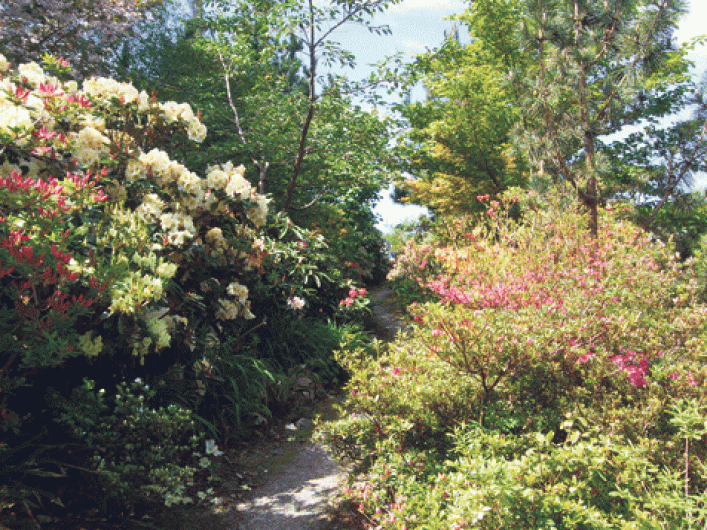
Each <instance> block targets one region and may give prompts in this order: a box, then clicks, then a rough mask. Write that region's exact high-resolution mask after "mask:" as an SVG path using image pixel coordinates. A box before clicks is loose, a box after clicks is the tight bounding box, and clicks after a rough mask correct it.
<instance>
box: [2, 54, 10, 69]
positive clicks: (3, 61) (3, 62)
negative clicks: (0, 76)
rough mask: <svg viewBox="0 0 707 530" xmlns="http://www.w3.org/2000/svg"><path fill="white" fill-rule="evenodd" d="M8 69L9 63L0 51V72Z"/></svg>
mask: <svg viewBox="0 0 707 530" xmlns="http://www.w3.org/2000/svg"><path fill="white" fill-rule="evenodd" d="M9 71H10V63H9V62H8V60H7V59H5V56H4V55H3V54H2V53H0V72H9Z"/></svg>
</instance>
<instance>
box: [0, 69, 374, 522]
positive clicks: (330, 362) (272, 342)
mask: <svg viewBox="0 0 707 530" xmlns="http://www.w3.org/2000/svg"><path fill="white" fill-rule="evenodd" d="M70 70H71V67H70V65H69V64H68V62H67V61H65V60H63V59H55V58H52V57H47V58H46V60H45V61H44V64H43V65H42V66H40V65H39V64H37V63H34V62H31V63H27V64H21V65H18V66H17V67H16V68H15V67H13V66H12V65H11V64H10V63H9V62H8V61H6V60H5V58H4V57H2V56H0V111H1V112H0V116H1V117H2V118H0V297H1V298H2V309H1V310H0V341H2V342H1V345H2V362H0V408H1V410H2V416H1V419H0V427H1V428H2V435H1V436H2V438H1V439H0V458H1V459H2V463H3V469H2V472H3V480H2V483H3V487H2V490H1V493H0V516H2V518H3V521H5V520H7V521H8V523H7V524H10V526H11V527H16V526H17V525H19V524H20V522H19V521H20V519H22V518H25V519H28V520H30V521H31V524H34V525H39V522H38V521H39V519H38V518H43V522H46V521H50V522H53V523H57V524H58V523H59V522H63V523H65V524H69V525H70V524H73V523H71V521H74V519H73V517H74V516H75V515H76V514H77V513H78V512H81V511H83V510H92V511H94V512H95V511H97V512H99V513H100V514H101V515H102V516H103V517H104V518H115V517H118V518H125V517H131V516H133V515H135V514H139V513H140V510H141V509H148V508H147V507H148V506H150V507H154V506H155V505H157V506H160V505H161V506H162V507H167V508H168V507H170V506H174V505H175V504H187V503H194V504H197V503H208V502H209V501H211V500H214V499H213V498H211V497H210V492H209V491H197V488H196V487H195V486H194V483H195V478H194V477H195V475H196V474H203V473H207V474H208V473H210V472H211V470H212V468H211V465H212V464H211V461H212V459H213V456H214V455H215V454H217V453H218V452H219V451H218V450H217V448H216V447H217V444H222V446H223V444H227V443H228V441H229V440H230V439H232V438H234V437H238V436H242V435H244V434H245V433H247V432H248V430H249V429H251V428H252V427H253V425H255V424H257V423H262V422H267V421H268V419H269V417H270V415H271V413H272V407H273V405H278V406H281V404H282V402H283V401H286V400H287V390H286V389H288V388H290V387H288V385H287V381H288V378H289V377H290V376H291V372H294V371H297V370H302V369H305V370H311V371H312V372H313V374H314V375H315V377H320V378H321V379H322V381H323V383H326V382H327V381H333V380H335V379H336V378H338V377H340V376H341V373H340V371H339V369H338V368H337V366H336V363H335V361H334V359H333V358H332V355H331V350H332V349H333V348H334V347H335V346H336V345H337V344H338V342H339V339H340V337H341V335H342V333H343V332H342V330H341V329H339V327H337V325H335V324H331V325H326V324H323V323H322V321H323V320H322V319H321V315H324V316H328V315H335V314H339V313H340V300H341V299H342V298H344V297H345V296H346V293H348V292H349V291H350V290H351V289H360V288H361V285H359V284H357V283H356V282H354V281H353V280H352V279H350V278H347V277H345V276H344V274H343V273H342V272H341V271H340V270H339V269H337V268H336V267H335V266H334V264H335V258H334V257H333V255H332V254H331V253H330V252H329V248H330V247H329V245H328V244H327V242H326V241H325V240H324V239H323V238H322V237H321V236H320V235H318V234H317V233H315V232H313V231H310V230H303V229H301V228H299V227H297V226H296V225H294V224H293V223H292V221H290V220H289V219H288V218H287V217H286V216H283V215H274V214H272V213H271V212H269V211H268V199H267V198H266V197H265V196H263V195H260V194H258V193H257V191H256V190H255V188H253V187H252V186H251V184H250V183H249V182H248V181H247V180H246V179H245V178H244V176H243V175H244V168H243V167H240V166H239V167H235V166H234V165H233V164H230V163H223V164H217V165H213V166H211V167H209V168H208V170H207V171H206V172H205V174H204V175H203V176H199V175H197V174H196V173H194V172H193V171H191V170H189V169H188V168H187V167H186V166H185V165H184V164H183V163H181V162H180V161H178V160H177V159H176V158H173V157H176V156H177V153H178V152H179V149H178V147H179V146H181V145H186V144H189V143H193V142H196V143H199V142H201V141H202V140H203V139H204V138H205V135H206V134H207V131H206V128H205V126H204V125H203V123H202V122H201V121H200V119H199V116H198V114H197V113H195V112H194V111H193V110H192V108H191V107H190V106H189V105H188V104H185V103H176V102H160V101H157V99H156V98H155V97H153V96H151V95H149V94H147V93H146V92H144V91H138V90H137V89H135V88H134V87H133V86H132V85H130V84H129V83H121V82H118V81H115V80H113V79H108V78H91V79H87V80H85V81H82V82H81V83H79V82H77V81H75V80H73V79H71V76H70ZM340 316H341V317H342V318H341V319H340V321H341V322H343V320H344V319H343V315H340ZM315 318H319V319H320V320H319V321H318V324H317V325H315V324H314V320H313V319H315ZM310 332H311V333H312V335H311V336H310V335H308V334H309V333H310ZM303 337H304V338H306V340H301V339H302V338H303ZM313 337H316V340H315V339H313ZM313 343H316V345H317V347H316V348H314V347H312V344H313ZM282 344H289V345H290V347H289V348H285V349H283V348H282V347H281V345H282ZM298 344H299V345H300V346H299V347H298V346H297V345H298ZM290 390H291V388H290ZM204 446H206V447H207V451H203V449H202V448H203V447H204ZM40 516H41V517H40ZM18 518H19V519H18ZM76 524H78V523H76Z"/></svg>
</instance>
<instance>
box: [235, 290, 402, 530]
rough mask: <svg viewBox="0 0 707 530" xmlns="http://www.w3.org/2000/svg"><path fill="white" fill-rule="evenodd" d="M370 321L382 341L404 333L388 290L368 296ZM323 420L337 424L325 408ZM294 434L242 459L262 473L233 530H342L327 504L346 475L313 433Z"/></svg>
mask: <svg viewBox="0 0 707 530" xmlns="http://www.w3.org/2000/svg"><path fill="white" fill-rule="evenodd" d="M369 296H370V298H371V301H372V312H371V321H370V322H368V323H367V324H368V325H369V327H371V328H372V329H373V330H374V331H375V333H376V336H377V337H378V338H379V339H381V340H393V339H395V337H396V335H397V333H398V330H400V329H401V328H402V320H401V316H402V315H401V313H400V311H399V310H398V309H397V307H396V306H395V304H394V302H393V298H392V297H393V292H392V291H391V290H390V289H388V288H386V287H375V288H372V289H370V290H369ZM325 410H326V412H325V413H324V414H323V417H324V418H325V419H335V417H336V415H335V412H334V408H333V407H332V406H328V407H327V408H326V409H325ZM292 434H295V435H296V438H297V439H299V440H303V441H285V440H287V437H288V431H281V432H279V433H276V432H275V431H273V433H272V436H271V437H270V438H269V439H267V440H263V442H262V444H258V446H257V447H256V448H255V449H253V450H252V451H251V454H249V455H247V456H246V457H245V459H244V460H245V461H244V462H243V464H245V465H246V466H249V467H251V468H252V469H259V470H265V469H267V472H265V471H262V474H261V476H262V477H263V478H262V479H261V481H260V484H259V485H257V486H256V487H254V488H253V490H252V491H250V492H248V493H247V494H246V495H244V497H243V499H242V500H241V501H240V502H239V503H238V504H237V505H236V514H235V515H234V516H233V519H231V520H230V521H229V524H232V525H233V526H232V530H344V529H343V528H335V527H334V525H333V523H332V522H331V521H332V513H333V506H332V504H331V503H330V501H331V499H333V498H334V497H335V496H336V493H337V491H339V488H341V487H342V486H343V485H344V483H345V480H346V473H345V471H344V470H343V469H342V468H341V467H340V466H339V465H338V464H336V463H335V462H334V461H333V460H332V459H331V458H330V457H329V455H328V454H327V453H326V452H325V451H324V449H323V448H322V447H320V446H319V445H317V444H314V443H312V442H311V441H310V440H309V434H311V428H309V429H303V430H302V431H298V432H296V433H294V432H293V431H289V435H292Z"/></svg>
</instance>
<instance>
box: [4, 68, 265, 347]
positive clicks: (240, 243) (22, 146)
mask: <svg viewBox="0 0 707 530" xmlns="http://www.w3.org/2000/svg"><path fill="white" fill-rule="evenodd" d="M60 63H61V64H62V65H63V64H64V63H63V61H60ZM131 120H132V121H135V122H136V123H139V124H140V125H139V126H138V127H129V126H127V127H126V126H125V125H124V124H126V123H129V122H130V121H131ZM121 124H122V125H121ZM145 126H146V127H145ZM126 131H135V132H133V133H131V134H140V135H142V136H140V137H137V136H135V137H133V136H131V135H130V134H128V133H127V132H126ZM141 131H147V132H141ZM155 131H156V132H155ZM160 132H164V133H165V134H167V135H168V136H169V135H173V133H175V132H176V134H184V135H185V137H186V138H187V139H188V140H190V141H194V142H201V141H203V140H204V138H205V137H206V133H207V131H206V127H205V126H204V124H203V123H202V122H201V120H200V119H199V116H198V114H197V113H195V112H194V111H193V110H192V108H191V106H190V105H188V104H186V103H176V102H165V103H162V102H158V101H156V100H155V98H153V97H151V96H149V95H148V94H147V93H146V92H145V91H139V90H138V89H136V88H135V87H134V86H132V85H131V84H130V83H122V82H118V81H115V80H113V79H108V78H102V77H94V78H90V79H87V80H85V81H84V82H83V83H82V84H81V85H79V84H78V83H76V82H74V81H62V80H60V79H59V78H58V77H54V76H51V75H49V74H47V73H46V72H45V71H44V69H43V68H42V67H41V66H40V65H38V64H37V63H34V62H30V63H27V64H22V65H19V66H18V67H17V69H16V70H13V69H12V68H11V65H10V63H9V62H8V61H7V60H6V59H5V57H4V56H2V55H0V138H1V139H2V141H3V143H5V144H6V145H8V146H9V149H10V151H6V153H9V155H8V154H6V155H5V156H2V155H0V178H2V179H5V181H6V182H7V185H8V186H15V187H17V185H18V184H17V182H20V181H19V180H18V179H20V180H21V179H32V182H33V183H35V184H33V185H41V186H45V187H46V186H51V187H53V188H52V189H65V190H67V193H63V194H61V195H60V197H58V198H57V199H56V201H57V202H55V203H53V205H52V204H50V205H49V206H53V207H51V208H48V207H47V206H45V205H42V206H41V208H43V210H42V211H44V210H46V211H47V212H48V213H49V214H50V215H51V212H52V211H54V210H56V208H64V209H66V208H69V207H71V208H76V209H79V210H80V209H81V208H86V207H90V208H93V209H94V210H95V213H94V214H92V215H93V218H96V217H95V216H96V215H99V216H102V218H103V219H105V221H103V222H101V224H100V229H97V227H91V226H89V225H83V226H81V227H77V228H74V229H73V231H72V234H71V235H72V237H75V238H77V237H78V238H80V237H83V238H90V240H91V241H92V242H93V244H94V245H96V246H97V248H102V249H113V250H112V256H111V257H110V259H109V260H108V261H104V262H102V263H103V268H105V267H106V266H108V263H110V266H109V267H111V268H115V270H113V269H111V270H110V271H109V270H104V271H101V270H97V269H98V268H99V267H97V263H98V262H96V261H95V260H93V259H87V258H86V256H83V257H80V256H78V255H76V256H72V257H70V261H69V262H67V267H68V268H69V270H70V271H71V273H72V274H76V275H81V276H84V277H88V278H89V279H90V282H91V285H96V286H97V288H100V289H104V290H105V292H106V293H107V294H108V296H109V297H110V303H109V304H108V307H107V309H108V312H109V314H116V313H124V314H130V315H133V316H134V317H136V318H138V319H139V320H142V321H143V326H142V329H144V330H146V333H147V336H144V337H140V336H135V337H134V339H133V345H134V348H133V352H134V353H135V354H136V355H140V356H141V358H142V357H144V354H145V353H147V352H148V351H151V350H159V349H162V348H164V347H166V346H167V345H168V344H169V343H170V340H171V332H172V330H173V329H174V325H175V323H176V322H180V321H182V320H180V319H183V322H184V323H187V324H188V323H189V320H188V319H187V318H185V317H184V316H182V315H180V314H168V315H161V316H160V317H159V318H155V317H153V316H152V313H151V309H150V307H153V306H154V305H155V304H164V299H165V297H166V296H168V293H167V291H166V285H167V282H168V281H170V280H174V281H184V280H185V279H188V278H189V277H190V275H192V274H193V272H191V271H190V270H189V269H190V268H193V267H198V265H197V264H196V263H195V264H193V265H192V264H191V263H190V262H189V261H186V260H183V258H182V257H181V256H180V254H179V253H175V252H173V250H172V249H174V250H177V251H184V250H185V249H186V248H187V245H191V247H190V248H193V247H198V248H202V249H205V254H203V255H207V256H209V259H210V260H211V261H210V263H212V264H214V265H212V266H216V267H220V268H222V269H223V270H226V268H227V270H228V272H227V273H226V276H225V277H224V273H223V272H219V273H218V274H219V277H220V278H222V279H227V281H228V284H229V286H228V288H227V289H226V291H227V293H226V294H227V296H221V297H217V298H215V299H213V304H214V305H215V307H214V317H215V318H216V319H220V320H234V319H237V318H243V319H252V318H254V315H253V314H252V312H251V311H250V301H249V300H248V289H247V288H246V287H245V286H243V285H241V284H240V283H239V282H238V281H236V280H237V278H238V277H239V276H240V275H241V272H242V271H247V270H250V269H251V268H252V267H254V266H255V265H254V261H253V259H249V258H252V257H251V256H250V254H249V253H248V252H247V251H246V250H244V249H253V248H254V247H256V248H257V247H258V246H262V245H263V243H262V238H258V237H257V229H258V228H260V227H262V226H263V225H264V224H265V223H266V219H267V215H268V205H267V203H268V201H267V199H266V198H265V197H264V196H262V195H260V194H258V193H257V191H256V189H255V188H254V187H253V186H251V185H250V183H249V182H248V181H247V179H246V178H245V168H244V167H243V166H239V167H235V166H234V165H233V164H232V163H230V162H228V163H225V164H221V165H218V166H213V167H210V168H209V169H208V170H207V172H206V176H205V177H204V178H202V177H200V176H199V175H197V174H196V173H194V172H193V171H191V170H189V169H188V168H187V167H186V166H184V165H183V164H180V163H179V162H177V161H175V160H173V159H171V158H170V155H169V154H168V149H165V148H164V146H163V145H160V144H159V143H155V141H156V140H155V141H153V140H152V138H157V135H158V134H159V133H160ZM10 155H11V156H10ZM57 167H61V168H65V173H64V175H65V176H64V177H63V178H61V177H59V176H58V175H57ZM48 175H54V176H48ZM20 176H21V177H20ZM55 177H56V178H55ZM28 182H29V181H28ZM20 184H21V185H25V184H24V180H22V182H21V183H20ZM86 186H93V187H96V190H95V191H91V197H92V199H93V200H92V202H90V203H87V202H86V200H85V199H83V198H80V199H79V198H74V197H73V195H71V193H69V192H71V190H77V189H84V188H86ZM98 186H100V188H98ZM101 188H104V189H105V192H104V191H103V190H102V189H101ZM128 198H129V199H130V204H131V209H128V208H126V207H125V202H124V201H126V200H127V199H128ZM62 201H65V202H62ZM77 201H79V202H77ZM101 202H105V205H104V207H103V209H102V211H101V213H98V211H99V210H97V209H96V205H98V204H99V203H101ZM234 220H235V221H236V222H234ZM8 222H9V223H10V224H12V225H13V226H17V227H18V228H20V229H21V227H22V225H23V221H22V219H21V218H19V217H17V218H15V217H12V218H11V219H9V220H8ZM251 227H255V230H254V229H253V228H251ZM258 242H260V243H258ZM256 252H257V250H256ZM256 261H257V260H256ZM209 270H210V269H208V268H206V269H204V268H203V267H202V268H201V270H200V271H199V275H203V274H204V273H208V272H209ZM117 271H120V273H119V275H118V273H117ZM178 271H181V272H178ZM77 277H78V276H77ZM214 281H216V280H215V279H214ZM201 283H204V282H203V281H202V282H201ZM109 284H110V285H109ZM177 305H178V304H174V307H176V306H177ZM170 311H172V310H170ZM99 338H100V337H96V338H93V337H89V336H84V337H82V338H81V342H80V345H81V349H82V350H83V351H85V352H86V354H95V353H96V352H98V351H100V349H101V348H100V347H99V346H100V344H101V343H100V342H98V339H99Z"/></svg>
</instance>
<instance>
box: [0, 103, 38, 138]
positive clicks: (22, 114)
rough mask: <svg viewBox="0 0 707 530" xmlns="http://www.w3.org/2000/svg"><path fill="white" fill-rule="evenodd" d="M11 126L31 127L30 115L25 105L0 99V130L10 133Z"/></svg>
mask: <svg viewBox="0 0 707 530" xmlns="http://www.w3.org/2000/svg"><path fill="white" fill-rule="evenodd" d="M11 127H12V128H15V127H17V128H24V129H29V128H31V127H32V117H31V116H30V114H29V110H27V109H26V108H25V107H17V106H15V105H13V104H11V103H6V102H2V101H0V130H3V129H4V132H6V133H10V132H11V131H10V128H11Z"/></svg>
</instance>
